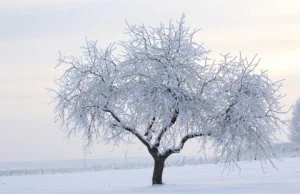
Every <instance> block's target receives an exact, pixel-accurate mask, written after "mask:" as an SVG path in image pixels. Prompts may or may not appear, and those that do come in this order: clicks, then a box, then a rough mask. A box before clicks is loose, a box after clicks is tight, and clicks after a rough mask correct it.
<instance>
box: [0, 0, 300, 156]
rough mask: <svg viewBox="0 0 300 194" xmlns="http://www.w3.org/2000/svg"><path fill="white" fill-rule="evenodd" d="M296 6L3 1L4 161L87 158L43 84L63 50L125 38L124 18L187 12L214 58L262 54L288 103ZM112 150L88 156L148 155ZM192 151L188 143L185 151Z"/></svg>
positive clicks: (299, 35) (54, 73)
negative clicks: (69, 134)
mask: <svg viewBox="0 0 300 194" xmlns="http://www.w3.org/2000/svg"><path fill="white" fill-rule="evenodd" d="M299 10H300V1H299V0H251V1H250V0H249V1H240V0H226V1H223V0H210V1H204V0H194V1H192V0H181V1H179V0H148V1H144V0H135V1H134V0H112V1H108V0H99V1H96V0H94V1H92V0H23V1H22V0H1V1H0V27H1V28H0V67H1V71H0V161H30V160H58V159H73V158H81V157H82V145H83V142H82V140H81V137H80V136H79V137H74V138H71V139H69V140H68V139H65V138H64V137H65V134H64V133H63V132H62V131H61V130H60V129H59V127H58V125H57V124H55V123H54V114H53V111H52V110H53V105H52V104H49V102H50V101H51V93H48V92H47V90H45V88H46V87H48V88H55V85H54V84H53V80H54V79H56V78H58V77H59V76H60V74H61V72H60V70H57V69H54V66H55V65H56V63H57V58H58V51H59V50H60V51H61V52H62V53H63V54H66V55H70V54H72V55H76V56H78V55H79V54H80V46H82V45H83V44H84V43H85V38H86V37H87V38H88V39H91V40H94V39H95V40H98V41H99V44H100V45H103V47H104V46H106V45H108V44H109V43H110V42H113V41H117V40H119V39H124V35H123V34H122V33H123V29H124V27H125V19H126V20H128V22H129V23H131V24H141V23H144V24H146V25H158V24H159V23H160V22H161V21H163V22H168V20H169V19H170V18H173V19H174V20H176V19H180V17H181V15H182V13H185V14H186V20H187V24H188V25H189V26H191V27H192V28H201V29H202V30H201V31H200V32H199V34H198V36H197V40H198V41H199V42H204V46H205V47H206V48H207V49H210V50H211V51H212V53H211V55H212V56H215V57H216V56H218V54H219V53H228V52H230V53H232V54H238V52H239V51H243V53H244V54H246V55H248V56H253V55H254V54H256V53H258V54H259V57H260V58H261V59H262V60H261V64H260V66H259V68H262V69H267V70H269V74H270V75H271V77H272V78H273V79H274V80H278V79H285V85H284V88H283V89H282V92H283V93H285V94H287V96H286V98H285V99H284V100H283V103H285V104H287V105H288V106H290V105H291V104H292V103H294V101H295V100H296V99H297V98H298V97H299V96H300V46H299V45H300V11H299ZM287 117H288V116H287ZM279 137H280V138H281V139H282V140H286V135H284V134H282V135H279ZM112 149H113V147H112V145H103V144H101V143H100V144H98V145H96V146H94V147H93V148H92V149H91V151H92V152H91V155H90V157H97V158H104V157H119V156H121V157H123V156H124V154H123V152H124V151H126V150H127V149H128V156H141V155H148V154H147V153H146V152H143V151H144V150H143V149H140V145H139V144H137V145H133V146H130V147H129V148H126V147H122V148H114V152H112ZM195 150H197V149H196V144H192V145H191V144H190V145H189V146H188V148H187V149H185V152H184V154H187V155H191V154H193V153H197V152H195Z"/></svg>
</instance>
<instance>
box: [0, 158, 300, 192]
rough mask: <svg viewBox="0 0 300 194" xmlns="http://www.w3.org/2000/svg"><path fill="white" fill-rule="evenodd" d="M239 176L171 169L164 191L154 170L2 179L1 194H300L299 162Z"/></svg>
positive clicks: (205, 168) (245, 169)
mask: <svg viewBox="0 0 300 194" xmlns="http://www.w3.org/2000/svg"><path fill="white" fill-rule="evenodd" d="M240 166H241V168H242V171H241V172H240V173H239V170H238V169H235V171H234V172H229V175H228V173H227V172H225V173H223V174H222V170H223V168H222V166H219V165H213V164H208V165H198V166H183V167H169V168H166V169H165V171H164V181H165V182H166V185H164V186H156V187H152V186H151V185H150V182H151V174H152V169H138V170H114V171H101V172H84V173H72V174H55V175H36V176H8V177H0V193H5V194H99V193H112V194H118V193H122V194H129V193H148V194H152V193H153V194H160V193H189V194H229V193H230V194H248V193H255V194H274V193H284V194H300V158H289V159H284V160H283V161H282V162H276V166H277V168H278V170H276V169H274V168H272V167H271V165H264V170H265V173H263V171H262V168H261V164H260V163H259V162H241V163H240Z"/></svg>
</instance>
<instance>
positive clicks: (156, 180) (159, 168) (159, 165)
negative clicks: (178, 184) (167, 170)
mask: <svg viewBox="0 0 300 194" xmlns="http://www.w3.org/2000/svg"><path fill="white" fill-rule="evenodd" d="M164 165H165V160H154V170H153V177H152V184H153V185H161V184H163V182H162V174H163V170H164Z"/></svg>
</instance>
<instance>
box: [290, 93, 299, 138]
mask: <svg viewBox="0 0 300 194" xmlns="http://www.w3.org/2000/svg"><path fill="white" fill-rule="evenodd" d="M290 140H291V141H292V142H295V143H300V98H299V99H298V100H297V101H296V104H295V106H294V108H293V118H292V121H291V135H290Z"/></svg>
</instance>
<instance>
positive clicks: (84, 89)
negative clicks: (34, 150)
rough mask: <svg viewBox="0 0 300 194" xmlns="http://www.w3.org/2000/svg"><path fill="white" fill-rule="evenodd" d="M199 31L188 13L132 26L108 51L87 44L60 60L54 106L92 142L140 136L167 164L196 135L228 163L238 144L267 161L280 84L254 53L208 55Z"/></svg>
mask: <svg viewBox="0 0 300 194" xmlns="http://www.w3.org/2000/svg"><path fill="white" fill-rule="evenodd" d="M197 32H198V31H197V30H191V29H190V28H189V27H186V25H185V18H184V16H183V17H182V19H181V20H180V21H178V22H175V23H173V22H171V21H170V22H169V24H168V25H164V24H161V25H159V26H158V27H145V26H144V25H129V24H128V25H127V29H126V34H127V35H128V36H129V38H128V40H126V41H121V42H118V43H117V44H116V45H115V44H111V45H109V46H108V47H107V48H105V49H100V48H98V46H97V42H96V41H87V43H86V46H85V47H84V48H83V55H82V56H81V57H79V58H77V57H73V56H69V57H68V56H66V57H60V60H59V61H60V63H59V65H64V66H65V68H66V71H65V73H64V74H63V75H62V77H61V78H60V79H59V80H58V81H57V84H58V86H59V89H58V90H57V97H56V100H57V101H56V102H57V106H56V109H55V110H56V113H57V116H58V119H59V120H60V121H61V122H62V124H63V127H64V128H66V129H67V131H68V133H69V134H74V133H77V132H79V131H82V132H83V134H84V137H85V138H86V139H87V142H89V143H92V142H94V141H97V140H104V141H106V142H113V143H115V144H120V143H123V142H131V141H132V137H135V138H136V139H138V140H139V141H140V142H141V143H142V144H143V145H145V146H146V147H147V149H148V151H149V153H150V154H151V155H152V157H153V158H154V160H155V164H156V165H157V166H158V167H157V168H161V166H162V169H163V162H164V161H165V159H166V158H167V157H168V156H169V155H171V154H173V153H179V152H180V151H181V150H182V148H183V147H184V144H185V143H186V142H187V141H188V140H189V139H192V138H197V140H198V141H199V149H201V148H203V147H204V146H205V145H206V143H207V141H208V140H209V141H211V142H212V143H213V145H214V146H215V148H216V150H217V152H216V154H218V155H219V156H220V158H221V161H223V162H232V161H235V160H236V150H238V149H240V148H247V149H249V150H252V151H253V152H255V153H256V154H257V155H258V157H259V156H260V157H267V158H269V157H270V156H271V155H273V152H272V146H271V145H272V141H273V140H274V134H275V133H276V132H277V131H278V130H280V122H282V121H281V120H280V118H279V117H278V116H277V115H278V113H280V112H281V108H282V106H281V105H280V103H279V100H280V99H281V97H282V96H281V94H280V92H279V90H280V87H281V86H282V82H281V81H280V82H272V81H271V80H270V79H269V77H268V75H267V72H266V71H261V72H258V73H257V70H256V67H257V65H258V63H259V60H258V59H257V57H254V58H253V59H251V60H248V59H247V58H246V57H243V56H242V54H240V55H239V56H237V57H232V56H230V55H229V54H226V55H222V60H220V61H218V62H216V61H214V60H210V59H209V50H207V49H205V48H204V46H203V44H200V43H197V42H196V41H195V40H194V35H195V34H196V33H197ZM116 48H118V49H119V50H120V51H121V54H119V55H117V54H115V53H116V50H115V49H116ZM159 163H160V164H161V165H159ZM159 166H160V167H159ZM161 173H162V170H161ZM153 176H154V178H153V184H160V183H161V177H160V180H159V177H158V178H157V177H156V178H157V179H156V180H154V179H155V173H154V175H153Z"/></svg>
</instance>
